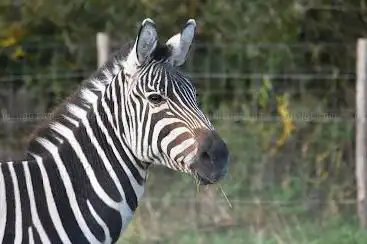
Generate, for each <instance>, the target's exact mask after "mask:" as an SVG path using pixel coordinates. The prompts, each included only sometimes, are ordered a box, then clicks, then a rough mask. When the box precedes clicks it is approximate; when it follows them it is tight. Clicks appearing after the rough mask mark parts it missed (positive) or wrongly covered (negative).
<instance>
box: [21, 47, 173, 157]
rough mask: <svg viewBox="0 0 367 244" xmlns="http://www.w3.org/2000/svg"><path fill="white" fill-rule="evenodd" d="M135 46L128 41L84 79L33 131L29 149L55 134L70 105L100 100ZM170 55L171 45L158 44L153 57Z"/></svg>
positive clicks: (162, 57) (86, 106)
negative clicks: (37, 141) (53, 127)
mask: <svg viewBox="0 0 367 244" xmlns="http://www.w3.org/2000/svg"><path fill="white" fill-rule="evenodd" d="M133 46H134V41H129V42H127V43H126V44H125V45H124V46H123V47H122V48H121V49H120V50H118V51H117V52H115V53H114V54H112V55H111V56H110V58H109V59H108V61H107V62H106V63H105V64H104V65H103V66H102V67H100V68H99V69H98V70H97V71H96V72H95V73H94V74H92V75H91V76H90V77H89V78H88V79H86V80H84V81H83V82H82V83H81V85H80V86H79V88H78V89H77V90H76V92H74V93H73V94H72V95H71V96H69V97H68V98H66V99H64V101H63V102H62V103H61V104H60V105H58V106H57V107H56V108H55V109H53V111H52V112H51V115H50V116H47V117H48V119H47V120H45V121H43V122H42V123H41V124H40V125H39V126H38V127H36V129H34V131H33V132H32V133H31V135H30V137H29V138H28V140H27V141H28V142H29V146H28V150H31V149H32V144H33V142H34V141H35V139H37V138H39V137H49V136H52V135H54V132H53V131H52V130H51V129H50V125H51V124H52V123H54V122H57V121H58V120H60V119H62V118H63V116H64V115H65V114H67V113H68V111H69V110H70V106H73V105H76V106H79V107H80V108H83V109H85V110H89V109H91V107H92V105H93V104H94V103H96V102H97V101H98V99H99V98H100V97H101V96H102V94H103V92H104V91H105V90H106V86H108V85H109V84H110V83H111V82H112V80H113V77H115V76H116V75H117V74H118V73H119V72H120V71H121V70H122V69H123V62H124V61H125V60H126V58H127V56H128V55H129V53H130V52H131V49H132V48H133ZM170 55H171V49H170V47H168V46H167V45H161V44H158V45H157V47H156V49H155V50H154V51H153V53H152V55H151V58H152V59H154V60H160V61H161V60H166V59H167V58H168V57H169V56H170ZM92 93H94V94H92Z"/></svg>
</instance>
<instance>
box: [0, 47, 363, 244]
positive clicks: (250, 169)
mask: <svg viewBox="0 0 367 244" xmlns="http://www.w3.org/2000/svg"><path fill="white" fill-rule="evenodd" d="M95 48H96V47H95V45H92V44H83V45H77V46H73V47H65V46H63V45H60V44H55V43H42V44H38V45H35V46H32V45H31V46H24V47H23V49H24V53H25V55H24V57H23V58H21V59H16V60H11V59H9V62H8V63H7V64H6V66H5V67H3V68H2V69H0V72H1V73H0V158H1V159H2V160H11V159H16V158H22V156H23V155H24V151H23V150H24V148H25V147H26V145H27V142H28V139H29V134H30V132H31V131H32V130H33V129H34V128H35V127H36V126H37V125H38V124H40V123H41V122H42V121H44V120H47V119H49V118H50V117H51V113H50V112H49V108H50V107H53V106H55V105H57V104H58V103H60V101H62V100H63V99H64V98H65V97H66V96H67V95H68V94H70V92H71V91H73V90H75V89H76V87H77V85H78V84H79V83H80V81H81V80H83V79H86V78H88V76H89V75H91V74H92V73H93V72H94V70H95V69H96V65H97V60H96V49H95ZM117 48H118V45H117V43H114V50H116V49H117ZM239 50H241V51H239ZM336 52H344V53H346V55H345V57H344V58H343V60H340V59H339V58H337V57H333V54H335V53H336ZM50 54H52V55H50ZM320 55H321V56H322V55H327V56H328V59H327V62H326V61H322V59H321V58H320ZM49 56H53V58H50V57H49ZM50 63H51V65H50ZM183 69H185V71H187V72H188V73H189V75H190V76H191V77H192V78H193V80H194V82H195V84H196V86H197V87H198V91H199V98H200V100H201V102H202V104H201V105H202V107H203V109H204V110H205V111H206V112H207V114H208V117H209V118H210V119H211V120H213V121H214V123H215V125H216V127H217V128H218V131H219V132H220V134H221V135H222V136H223V137H224V138H225V140H226V141H227V143H228V145H229V148H230V150H231V154H232V156H231V159H232V160H231V165H232V166H231V170H230V173H229V175H228V176H227V178H226V179H225V181H224V182H223V189H224V193H222V192H221V191H219V190H218V189H213V188H210V189H206V190H204V191H202V192H199V193H198V192H197V191H196V190H195V185H194V183H193V181H192V179H189V178H190V177H186V176H182V177H181V176H178V175H177V174H176V173H173V172H171V171H168V170H165V169H161V168H159V169H154V170H153V172H152V173H151V176H150V179H149V180H148V181H149V182H151V183H150V184H149V187H148V192H147V194H146V197H145V198H144V200H143V202H142V204H141V207H140V208H139V210H138V212H139V213H138V217H136V219H134V223H139V224H136V226H138V227H136V226H135V227H132V228H138V229H133V230H132V232H134V233H135V234H136V235H141V236H145V238H146V240H149V241H156V240H158V239H161V238H163V237H165V238H166V237H167V236H169V234H167V233H168V232H167V229H170V230H171V232H172V233H176V232H179V231H182V230H199V231H203V232H204V231H206V230H207V229H209V230H210V229H213V230H214V231H217V228H219V227H221V226H228V228H237V227H238V226H241V228H247V227H248V226H255V227H256V228H259V229H261V228H265V227H266V226H267V227H269V225H273V227H274V226H275V225H284V221H285V220H284V219H288V224H290V225H292V223H293V222H292V221H290V219H292V218H299V219H298V221H299V222H302V221H303V220H304V218H305V215H308V217H310V216H311V217H313V218H314V219H318V220H320V221H321V220H322V219H323V218H324V217H325V216H330V215H333V214H334V215H335V214H336V213H337V214H341V215H344V214H350V213H353V212H354V209H355V206H354V205H355V197H354V196H355V185H354V176H353V175H354V157H355V156H354V149H355V145H354V137H355V132H354V124H355V105H354V101H355V88H354V87H355V82H354V81H355V77H356V74H355V44H354V43H294V44H284V43H281V44H271V43H270V44H246V45H243V44H242V45H241V44H216V45H213V44H197V45H196V46H195V48H194V49H193V50H192V53H191V55H190V58H189V60H188V63H187V64H186V65H185V66H184V67H183ZM218 101H219V102H218ZM224 194H226V196H225V195H224ZM226 197H228V200H227V199H226ZM228 202H229V203H228ZM139 218H140V220H139ZM236 226H237V227H236ZM162 236H163V237H162ZM167 238H168V237H167Z"/></svg>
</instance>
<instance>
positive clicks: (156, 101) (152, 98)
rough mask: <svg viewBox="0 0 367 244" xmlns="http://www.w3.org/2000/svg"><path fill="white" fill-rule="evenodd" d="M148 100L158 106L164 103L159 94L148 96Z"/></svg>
mask: <svg viewBox="0 0 367 244" xmlns="http://www.w3.org/2000/svg"><path fill="white" fill-rule="evenodd" d="M148 100H149V102H151V103H153V104H160V103H162V102H163V101H164V98H163V97H162V96H161V95H159V94H151V95H149V96H148Z"/></svg>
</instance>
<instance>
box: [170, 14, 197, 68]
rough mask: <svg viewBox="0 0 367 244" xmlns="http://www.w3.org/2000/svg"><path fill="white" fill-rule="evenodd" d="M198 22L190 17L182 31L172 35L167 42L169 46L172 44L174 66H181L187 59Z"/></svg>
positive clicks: (171, 59)
mask: <svg viewBox="0 0 367 244" xmlns="http://www.w3.org/2000/svg"><path fill="white" fill-rule="evenodd" d="M195 29H196V22H195V20H193V19H189V20H188V21H187V22H186V24H185V26H184V27H183V28H182V30H181V32H180V33H178V34H176V35H174V36H172V37H171V38H170V39H169V40H168V41H167V42H166V45H167V46H171V48H172V54H171V57H170V59H169V60H170V61H171V62H172V64H173V65H174V66H180V65H182V64H183V63H184V62H185V61H186V57H187V53H188V52H189V49H190V46H191V43H192V40H193V39H194V36H195Z"/></svg>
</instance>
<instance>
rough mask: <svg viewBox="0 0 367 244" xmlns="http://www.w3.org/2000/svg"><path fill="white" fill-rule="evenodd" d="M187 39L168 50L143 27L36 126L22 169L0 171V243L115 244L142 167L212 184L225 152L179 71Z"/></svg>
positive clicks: (191, 24) (7, 165)
mask: <svg viewBox="0 0 367 244" xmlns="http://www.w3.org/2000/svg"><path fill="white" fill-rule="evenodd" d="M195 30H196V22H195V20H193V19H190V20H188V21H187V22H186V23H185V25H184V26H183V27H182V28H181V31H180V32H179V33H177V34H175V35H174V36H172V37H171V38H170V39H169V40H168V41H167V42H165V43H161V42H159V41H158V34H157V29H156V25H155V22H154V21H153V20H152V19H150V18H147V19H144V20H143V21H142V23H141V25H140V28H139V31H138V34H137V36H136V38H135V41H131V42H129V43H127V44H125V46H124V47H123V48H122V49H121V50H120V51H118V52H117V53H115V54H114V55H111V57H110V59H109V60H108V61H107V62H106V64H104V66H102V67H101V68H99V69H98V70H97V71H96V72H95V73H94V74H92V75H91V77H90V78H88V79H86V80H85V81H84V82H83V83H82V84H81V86H80V88H79V89H78V90H77V91H76V92H75V93H74V94H73V95H71V96H70V97H69V98H68V99H66V100H65V102H64V103H62V104H61V105H60V106H59V107H57V108H56V109H55V110H54V112H53V116H52V118H50V119H49V120H48V121H47V122H46V123H44V124H42V125H40V126H39V128H38V129H37V130H36V131H35V132H34V134H33V139H32V140H31V141H30V143H29V146H28V148H27V151H26V156H25V159H24V160H20V161H10V162H3V163H1V164H0V240H1V241H2V243H115V242H116V241H117V239H118V238H119V236H120V234H121V233H122V232H123V231H124V230H125V229H126V227H127V225H128V223H129V222H130V220H131V218H132V216H133V214H134V212H135V210H136V208H137V206H138V202H139V200H140V199H141V198H142V195H143V192H144V184H145V182H146V177H147V173H148V169H149V168H150V166H154V165H163V166H165V167H168V168H171V169H173V170H176V171H180V172H184V173H187V174H188V175H191V176H192V177H194V179H196V181H197V182H198V184H202V185H206V184H213V183H216V182H218V181H219V180H220V179H222V178H223V177H224V176H225V174H226V173H227V171H228V163H229V151H228V148H227V146H226V144H225V142H224V141H223V140H222V139H221V137H220V136H219V135H218V133H217V132H215V129H214V127H213V125H212V124H211V123H210V121H209V120H208V119H207V118H206V117H205V116H204V114H203V112H202V111H201V110H200V109H199V106H198V104H197V98H196V90H195V87H194V86H193V84H192V81H191V79H190V78H189V77H188V76H187V75H185V74H184V73H182V72H181V71H180V70H179V66H181V65H182V64H183V63H184V62H185V61H186V59H187V54H188V51H189V49H190V46H191V44H192V41H193V38H194V35H195Z"/></svg>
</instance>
